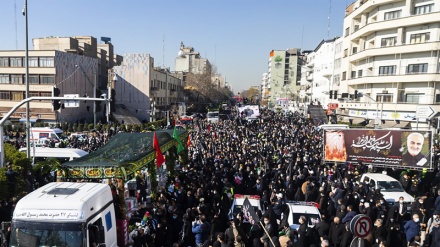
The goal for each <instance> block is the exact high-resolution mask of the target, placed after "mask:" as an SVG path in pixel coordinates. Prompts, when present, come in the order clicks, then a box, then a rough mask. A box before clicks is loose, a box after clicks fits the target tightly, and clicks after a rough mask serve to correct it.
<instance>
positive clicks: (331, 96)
mask: <svg viewBox="0 0 440 247" xmlns="http://www.w3.org/2000/svg"><path fill="white" fill-rule="evenodd" d="M330 99H333V90H330Z"/></svg>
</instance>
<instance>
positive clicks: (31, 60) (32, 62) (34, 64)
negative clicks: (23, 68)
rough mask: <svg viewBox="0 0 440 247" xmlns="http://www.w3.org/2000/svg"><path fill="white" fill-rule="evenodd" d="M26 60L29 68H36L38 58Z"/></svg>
mask: <svg viewBox="0 0 440 247" xmlns="http://www.w3.org/2000/svg"><path fill="white" fill-rule="evenodd" d="M28 59H29V67H38V57H29V58H28ZM25 61H26V59H25Z"/></svg>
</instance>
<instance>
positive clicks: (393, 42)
mask: <svg viewBox="0 0 440 247" xmlns="http://www.w3.org/2000/svg"><path fill="white" fill-rule="evenodd" d="M396 41H397V37H389V38H383V39H382V41H381V42H380V46H382V47H387V46H395V45H396Z"/></svg>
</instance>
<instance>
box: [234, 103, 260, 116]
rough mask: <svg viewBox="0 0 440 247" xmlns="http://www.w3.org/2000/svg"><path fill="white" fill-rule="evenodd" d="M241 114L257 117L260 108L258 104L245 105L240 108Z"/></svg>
mask: <svg viewBox="0 0 440 247" xmlns="http://www.w3.org/2000/svg"><path fill="white" fill-rule="evenodd" d="M238 111H239V112H240V115H243V114H244V115H245V116H246V117H248V118H257V117H259V116H260V108H259V106H258V105H245V106H241V107H239V108H238Z"/></svg>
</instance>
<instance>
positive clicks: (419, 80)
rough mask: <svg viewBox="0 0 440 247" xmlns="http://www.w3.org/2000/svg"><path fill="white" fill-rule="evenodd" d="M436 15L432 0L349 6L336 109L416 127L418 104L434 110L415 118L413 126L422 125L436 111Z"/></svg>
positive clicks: (439, 99) (439, 98) (379, 0)
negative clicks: (426, 115) (426, 116)
mask: <svg viewBox="0 0 440 247" xmlns="http://www.w3.org/2000/svg"><path fill="white" fill-rule="evenodd" d="M439 20H440V4H439V2H438V1H435V0H375V1H371V0H370V1H368V0H358V1H356V2H354V3H353V4H351V5H350V6H348V7H347V9H346V16H345V19H344V28H343V32H344V37H343V48H342V49H343V58H342V61H341V62H342V71H341V74H340V76H341V85H340V88H339V93H340V94H341V95H340V96H339V97H340V99H341V100H340V102H341V103H340V104H339V107H340V114H341V115H345V116H349V117H351V118H363V119H374V120H375V121H374V122H375V124H379V125H383V126H386V127H390V126H397V125H399V127H406V126H409V125H410V124H411V125H413V127H415V125H416V121H417V118H416V112H417V108H418V106H419V105H424V106H427V107H430V109H432V111H433V112H434V113H433V114H430V116H428V118H420V119H418V127H427V124H428V120H429V118H431V117H433V116H434V115H435V113H436V112H439V111H440V104H439V103H440V61H439V57H440V40H439V37H440V22H439ZM360 96H362V97H360ZM371 122H373V121H371ZM401 122H402V123H401Z"/></svg>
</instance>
